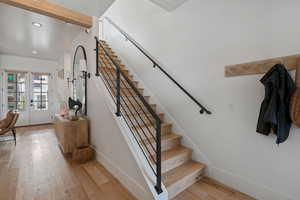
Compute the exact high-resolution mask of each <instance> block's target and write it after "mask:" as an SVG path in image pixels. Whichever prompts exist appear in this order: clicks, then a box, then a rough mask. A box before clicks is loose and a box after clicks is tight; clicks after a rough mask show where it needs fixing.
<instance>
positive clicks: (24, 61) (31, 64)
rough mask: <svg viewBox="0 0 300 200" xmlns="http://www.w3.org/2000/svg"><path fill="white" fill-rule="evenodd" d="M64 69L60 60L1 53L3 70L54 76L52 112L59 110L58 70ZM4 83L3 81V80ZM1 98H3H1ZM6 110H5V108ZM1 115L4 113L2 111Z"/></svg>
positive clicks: (0, 66) (0, 64)
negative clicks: (43, 73)
mask: <svg viewBox="0 0 300 200" xmlns="http://www.w3.org/2000/svg"><path fill="white" fill-rule="evenodd" d="M61 69H63V66H62V65H59V63H58V62H55V61H50V60H42V59H36V58H29V57H20V56H14V55H6V54H0V71H1V70H19V71H27V72H45V73H51V75H52V76H53V85H52V86H53V93H52V94H53V97H52V98H53V101H52V102H53V106H52V111H51V112H52V114H53V115H54V114H55V113H57V112H58V111H59V98H58V89H57V71H59V70H61ZM1 83H2V82H1ZM1 96H2V95H1ZM0 100H1V99H0ZM3 111H4V110H3ZM0 116H2V114H1V113H0Z"/></svg>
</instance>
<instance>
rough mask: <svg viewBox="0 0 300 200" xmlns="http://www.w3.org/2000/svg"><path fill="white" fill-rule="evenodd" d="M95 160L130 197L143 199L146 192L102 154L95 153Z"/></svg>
mask: <svg viewBox="0 0 300 200" xmlns="http://www.w3.org/2000/svg"><path fill="white" fill-rule="evenodd" d="M96 160H97V161H98V162H99V163H101V164H102V165H103V166H104V167H105V168H106V169H107V170H108V171H109V172H110V173H111V174H113V176H114V177H115V178H116V179H118V180H119V181H120V182H121V183H122V185H123V186H124V187H126V188H127V189H128V190H129V191H130V192H131V194H132V195H134V196H135V197H136V198H137V199H143V200H144V199H145V194H146V193H147V192H146V190H145V189H144V188H143V187H142V186H141V185H140V184H138V183H137V182H136V181H135V180H134V179H133V178H131V177H130V176H129V175H128V174H126V173H125V172H124V171H123V170H122V169H120V168H118V167H117V166H118V165H116V164H115V163H113V162H112V161H111V160H110V159H109V158H107V157H106V156H105V155H104V154H102V153H100V152H97V151H96Z"/></svg>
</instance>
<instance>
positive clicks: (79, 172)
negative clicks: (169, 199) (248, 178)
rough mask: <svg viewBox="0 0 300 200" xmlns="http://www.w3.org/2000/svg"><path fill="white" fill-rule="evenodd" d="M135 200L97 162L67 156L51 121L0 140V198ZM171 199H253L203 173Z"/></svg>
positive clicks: (29, 199)
mask: <svg viewBox="0 0 300 200" xmlns="http://www.w3.org/2000/svg"><path fill="white" fill-rule="evenodd" d="M96 199H97V200H135V198H134V197H133V196H132V195H131V194H130V193H129V192H128V191H127V190H126V189H125V187H123V186H122V185H121V184H120V183H119V182H118V181H117V180H116V179H115V178H114V177H113V176H112V175H111V174H110V173H109V172H108V171H107V170H106V169H105V168H104V167H103V166H102V165H100V164H99V163H98V162H96V161H91V162H89V163H87V164H77V163H75V162H73V161H72V160H70V159H67V158H65V157H64V156H63V155H62V153H61V151H60V149H59V147H58V145H57V140H56V138H55V135H54V129H53V127H52V126H41V127H31V128H19V129H18V130H17V146H14V142H3V143H2V142H1V143H0V200H96ZM174 200H253V198H251V197H249V196H247V195H244V194H242V193H240V192H237V191H235V190H232V189H231V188H228V187H227V186H224V185H221V184H216V183H215V182H213V181H211V180H210V179H207V178H204V179H202V180H201V181H199V182H197V183H195V184H194V185H192V186H191V187H189V188H188V189H187V190H185V191H184V192H182V193H181V194H179V195H178V196H177V197H175V198H174Z"/></svg>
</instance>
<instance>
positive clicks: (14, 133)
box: [12, 129, 17, 145]
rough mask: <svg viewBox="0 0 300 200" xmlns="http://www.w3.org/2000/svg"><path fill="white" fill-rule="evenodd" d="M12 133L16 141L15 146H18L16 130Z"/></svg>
mask: <svg viewBox="0 0 300 200" xmlns="http://www.w3.org/2000/svg"><path fill="white" fill-rule="evenodd" d="M12 132H13V135H14V139H15V145H17V138H16V129H13V130H12Z"/></svg>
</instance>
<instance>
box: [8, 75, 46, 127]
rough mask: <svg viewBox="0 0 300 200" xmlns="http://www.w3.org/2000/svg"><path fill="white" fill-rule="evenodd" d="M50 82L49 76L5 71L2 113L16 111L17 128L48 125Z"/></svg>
mask: <svg viewBox="0 0 300 200" xmlns="http://www.w3.org/2000/svg"><path fill="white" fill-rule="evenodd" d="M51 80H52V79H51V76H50V74H41V73H31V72H17V71H6V72H5V73H4V80H3V82H4V90H3V91H4V92H3V93H4V95H3V99H4V102H5V103H4V105H3V107H4V109H3V111H4V112H5V111H8V110H16V111H18V112H19V113H20V117H19V120H18V123H17V125H18V126H26V125H34V124H43V123H50V122H51V121H52V109H51V105H52V103H51V95H52V93H51V92H50V91H51V90H50V88H51Z"/></svg>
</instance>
